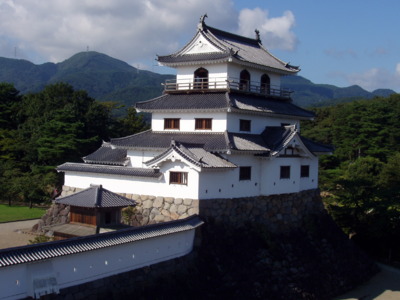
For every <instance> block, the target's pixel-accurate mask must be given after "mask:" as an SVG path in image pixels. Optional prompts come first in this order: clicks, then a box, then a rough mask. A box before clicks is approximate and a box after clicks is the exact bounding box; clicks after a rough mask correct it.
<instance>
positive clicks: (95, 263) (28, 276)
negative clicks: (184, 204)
mask: <svg viewBox="0 0 400 300" xmlns="http://www.w3.org/2000/svg"><path fill="white" fill-rule="evenodd" d="M194 233H195V231H194V229H193V230H189V231H185V232H179V233H174V234H169V235H166V236H160V237H155V238H150V239H145V240H141V241H135V242H131V243H128V244H123V245H118V246H112V247H107V248H103V249H99V250H94V251H87V252H83V253H78V254H71V255H65V256H61V257H57V258H52V259H50V260H43V261H39V262H36V263H25V264H20V265H16V266H10V267H2V268H0V299H10V300H11V299H21V298H26V297H28V296H33V294H32V290H33V287H32V281H33V279H34V278H46V277H48V276H54V277H55V278H56V279H57V283H58V287H59V289H63V288H66V287H70V286H75V285H78V284H82V283H85V282H89V281H93V280H97V279H100V278H105V277H109V276H112V275H115V274H119V273H123V272H127V271H130V270H135V269H139V268H141V267H145V266H149V265H152V264H155V263H159V262H162V261H166V260H170V259H173V258H176V257H180V256H183V255H186V254H188V253H190V251H192V248H193V239H194Z"/></svg>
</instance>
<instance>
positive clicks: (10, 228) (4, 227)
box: [0, 220, 38, 249]
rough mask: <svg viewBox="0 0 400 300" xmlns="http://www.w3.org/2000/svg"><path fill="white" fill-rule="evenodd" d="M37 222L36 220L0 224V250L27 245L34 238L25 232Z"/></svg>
mask: <svg viewBox="0 0 400 300" xmlns="http://www.w3.org/2000/svg"><path fill="white" fill-rule="evenodd" d="M37 222H38V220H28V221H18V222H7V223H0V249H3V248H10V247H17V246H24V245H27V244H28V243H29V240H32V239H33V238H34V237H35V236H34V235H33V234H28V233H26V232H29V231H30V229H31V228H32V226H33V225H35V224H36V223H37ZM24 232H25V233H24Z"/></svg>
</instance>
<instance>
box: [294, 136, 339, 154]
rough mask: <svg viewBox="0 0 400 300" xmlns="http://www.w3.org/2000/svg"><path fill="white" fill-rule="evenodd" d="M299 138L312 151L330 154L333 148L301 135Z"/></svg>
mask: <svg viewBox="0 0 400 300" xmlns="http://www.w3.org/2000/svg"><path fill="white" fill-rule="evenodd" d="M301 140H302V141H303V143H304V145H305V146H306V147H307V148H308V149H309V150H310V151H311V152H313V153H326V154H330V153H332V152H333V151H334V150H335V149H334V147H332V146H330V145H323V144H320V143H317V142H314V141H312V140H309V139H307V138H305V137H303V136H302V137H301Z"/></svg>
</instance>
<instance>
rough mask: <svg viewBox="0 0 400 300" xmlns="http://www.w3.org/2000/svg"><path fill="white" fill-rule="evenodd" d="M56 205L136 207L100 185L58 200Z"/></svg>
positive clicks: (132, 202) (128, 200)
mask: <svg viewBox="0 0 400 300" xmlns="http://www.w3.org/2000/svg"><path fill="white" fill-rule="evenodd" d="M56 203H58V204H65V205H72V206H79V207H93V208H94V207H126V206H133V205H136V202H135V201H132V200H130V199H128V198H125V197H122V196H120V195H118V194H115V193H113V192H111V191H109V190H106V189H104V188H103V187H102V186H101V185H98V186H92V187H89V188H87V189H85V190H83V191H80V192H77V193H74V194H72V195H69V196H65V197H62V198H58V199H57V200H56Z"/></svg>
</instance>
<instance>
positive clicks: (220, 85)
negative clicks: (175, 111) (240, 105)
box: [164, 77, 292, 98]
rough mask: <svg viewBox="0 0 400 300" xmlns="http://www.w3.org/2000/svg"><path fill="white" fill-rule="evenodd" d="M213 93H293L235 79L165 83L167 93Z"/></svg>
mask: <svg viewBox="0 0 400 300" xmlns="http://www.w3.org/2000/svg"><path fill="white" fill-rule="evenodd" d="M189 90H190V91H212V90H215V91H216V90H237V91H243V92H248V93H256V94H263V95H269V96H276V97H282V98H290V94H291V93H292V91H290V90H288V89H284V88H281V87H279V86H274V85H266V84H261V83H260V82H255V81H244V80H239V79H235V78H229V79H226V77H224V78H222V77H221V78H218V77H214V78H196V79H195V80H182V79H180V80H176V79H168V80H166V81H165V83H164V91H165V92H179V91H189Z"/></svg>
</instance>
